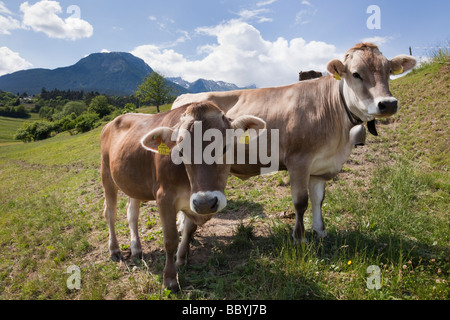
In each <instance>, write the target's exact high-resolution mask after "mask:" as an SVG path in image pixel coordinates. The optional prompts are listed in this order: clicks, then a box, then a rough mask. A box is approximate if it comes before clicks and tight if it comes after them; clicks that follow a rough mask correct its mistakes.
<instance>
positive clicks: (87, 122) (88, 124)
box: [75, 113, 99, 132]
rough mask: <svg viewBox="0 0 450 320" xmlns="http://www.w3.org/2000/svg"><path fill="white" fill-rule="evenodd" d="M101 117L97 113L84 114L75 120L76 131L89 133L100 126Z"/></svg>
mask: <svg viewBox="0 0 450 320" xmlns="http://www.w3.org/2000/svg"><path fill="white" fill-rule="evenodd" d="M98 120H99V116H98V114H97V113H83V114H82V115H81V116H79V117H78V118H76V119H75V129H77V130H78V132H88V131H89V130H92V129H94V128H96V127H97V126H98V123H97V121H98Z"/></svg>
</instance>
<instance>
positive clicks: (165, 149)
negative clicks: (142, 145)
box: [158, 142, 170, 156]
mask: <svg viewBox="0 0 450 320" xmlns="http://www.w3.org/2000/svg"><path fill="white" fill-rule="evenodd" d="M158 153H159V154H162V155H164V156H168V155H170V148H169V147H168V146H166V144H165V143H164V142H161V144H160V145H159V146H158Z"/></svg>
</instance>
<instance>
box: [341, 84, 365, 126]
mask: <svg viewBox="0 0 450 320" xmlns="http://www.w3.org/2000/svg"><path fill="white" fill-rule="evenodd" d="M339 96H340V98H341V102H342V104H343V106H344V109H345V112H346V113H347V116H348V119H349V120H350V122H351V123H352V124H353V126H357V125H359V124H362V123H363V121H362V120H361V119H360V118H358V117H357V116H355V115H354V114H353V113H352V112H351V111H350V109H349V108H348V105H347V102H346V101H345V97H344V81H342V80H340V81H339Z"/></svg>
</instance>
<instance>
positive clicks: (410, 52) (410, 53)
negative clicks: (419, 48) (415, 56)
mask: <svg viewBox="0 0 450 320" xmlns="http://www.w3.org/2000/svg"><path fill="white" fill-rule="evenodd" d="M409 55H410V56H412V51H411V46H410V47H409Z"/></svg>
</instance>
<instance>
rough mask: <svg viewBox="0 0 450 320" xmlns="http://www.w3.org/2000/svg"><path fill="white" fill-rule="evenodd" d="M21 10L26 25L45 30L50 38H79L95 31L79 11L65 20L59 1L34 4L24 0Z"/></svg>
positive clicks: (46, 0) (87, 36)
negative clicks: (62, 16)
mask: <svg viewBox="0 0 450 320" xmlns="http://www.w3.org/2000/svg"><path fill="white" fill-rule="evenodd" d="M78 9H79V8H78ZM20 10H21V11H22V12H23V25H24V26H25V27H31V29H33V30H34V31H36V32H43V33H45V34H46V35H47V36H48V37H50V38H57V39H70V40H77V39H81V38H89V37H91V36H92V34H93V32H94V28H93V27H92V25H91V24H90V23H89V22H87V21H85V20H82V19H81V18H80V17H79V12H76V13H77V14H73V15H72V16H70V17H68V18H66V19H64V20H63V19H62V18H61V17H59V14H61V13H62V9H61V6H60V4H59V2H57V1H48V0H41V1H39V2H37V3H35V4H33V5H29V4H28V2H24V3H22V4H21V5H20Z"/></svg>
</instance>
